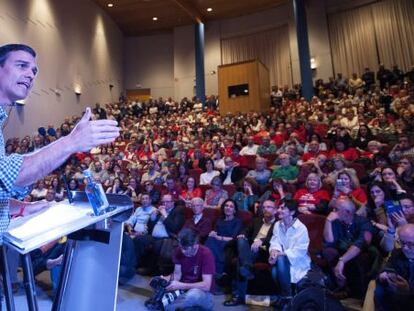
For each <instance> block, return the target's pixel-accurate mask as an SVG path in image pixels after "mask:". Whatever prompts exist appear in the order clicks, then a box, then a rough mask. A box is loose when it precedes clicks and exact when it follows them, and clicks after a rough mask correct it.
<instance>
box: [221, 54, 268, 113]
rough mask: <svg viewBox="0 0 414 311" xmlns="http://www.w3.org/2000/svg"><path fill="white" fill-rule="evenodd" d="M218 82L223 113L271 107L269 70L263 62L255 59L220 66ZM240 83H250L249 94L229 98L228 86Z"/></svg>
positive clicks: (260, 109)
mask: <svg viewBox="0 0 414 311" xmlns="http://www.w3.org/2000/svg"><path fill="white" fill-rule="evenodd" d="M218 82H219V96H220V113H221V114H222V115H224V114H227V113H233V114H234V113H236V112H250V111H258V112H264V111H267V110H268V109H269V103H270V78H269V71H268V70H267V68H266V67H265V66H264V65H263V64H262V63H261V62H259V61H257V60H253V61H247V62H240V63H235V64H229V65H222V66H219V67H218ZM239 84H248V85H249V95H248V96H239V97H236V98H229V97H228V87H229V86H232V85H239Z"/></svg>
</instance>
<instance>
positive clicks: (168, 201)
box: [162, 201, 174, 203]
mask: <svg viewBox="0 0 414 311" xmlns="http://www.w3.org/2000/svg"><path fill="white" fill-rule="evenodd" d="M162 203H174V201H162Z"/></svg>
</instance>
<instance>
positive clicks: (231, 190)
mask: <svg viewBox="0 0 414 311" xmlns="http://www.w3.org/2000/svg"><path fill="white" fill-rule="evenodd" d="M223 189H224V190H226V191H227V193H228V194H229V198H231V197H232V196H233V194H234V193H235V192H236V190H237V189H236V186H235V185H223Z"/></svg>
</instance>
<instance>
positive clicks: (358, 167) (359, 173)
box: [349, 162, 366, 179]
mask: <svg viewBox="0 0 414 311" xmlns="http://www.w3.org/2000/svg"><path fill="white" fill-rule="evenodd" d="M349 167H350V168H353V169H354V170H355V172H356V173H357V176H358V179H361V178H362V177H364V176H365V171H366V169H365V166H364V165H363V164H361V163H355V162H352V163H350V164H349Z"/></svg>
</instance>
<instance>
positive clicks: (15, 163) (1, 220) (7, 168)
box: [0, 106, 23, 244]
mask: <svg viewBox="0 0 414 311" xmlns="http://www.w3.org/2000/svg"><path fill="white" fill-rule="evenodd" d="M6 119H7V113H6V111H5V110H4V109H3V107H1V106H0V127H2V126H3V124H4V121H6ZM22 163H23V156H22V155H20V154H11V155H9V156H6V152H5V147H4V137H3V133H2V132H1V131H0V244H2V243H3V232H5V231H7V227H8V226H9V222H10V214H9V199H10V198H11V197H13V196H15V195H16V192H20V190H19V189H18V188H17V187H15V185H14V183H15V182H16V178H17V175H18V174H19V171H20V167H21V166H22Z"/></svg>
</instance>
